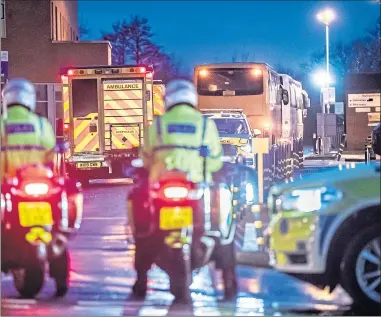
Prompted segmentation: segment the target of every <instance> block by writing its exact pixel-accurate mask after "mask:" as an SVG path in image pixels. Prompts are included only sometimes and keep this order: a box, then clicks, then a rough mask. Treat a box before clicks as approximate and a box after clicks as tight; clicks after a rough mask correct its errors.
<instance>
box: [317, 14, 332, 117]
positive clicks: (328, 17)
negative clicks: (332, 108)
mask: <svg viewBox="0 0 381 317" xmlns="http://www.w3.org/2000/svg"><path fill="white" fill-rule="evenodd" d="M316 17H317V19H318V20H319V21H320V22H322V23H324V24H325V49H326V77H325V78H326V79H328V80H326V88H329V78H330V74H329V25H330V24H331V22H332V21H333V20H334V19H335V17H336V16H335V12H334V11H333V10H331V9H325V10H324V11H322V12H319V13H318V14H317V16H316ZM323 113H325V105H323Z"/></svg>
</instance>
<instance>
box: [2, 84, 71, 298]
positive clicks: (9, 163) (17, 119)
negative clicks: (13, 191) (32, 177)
mask: <svg viewBox="0 0 381 317" xmlns="http://www.w3.org/2000/svg"><path fill="white" fill-rule="evenodd" d="M1 110H2V116H1V118H0V129H1V182H3V181H4V180H6V179H7V178H9V177H14V176H16V173H17V170H18V169H20V168H23V167H26V166H28V165H31V164H42V165H45V166H50V167H51V168H53V165H54V155H55V152H54V148H55V145H56V138H55V135H54V131H53V128H52V126H51V124H50V123H49V121H48V120H46V119H45V118H43V117H40V116H38V115H37V114H36V113H35V110H36V91H35V88H34V86H33V84H32V83H31V82H29V81H28V80H26V79H22V78H20V79H12V80H10V81H9V82H8V83H7V84H6V85H5V87H4V89H3V91H2V109H1ZM62 265H68V263H64V264H61V263H58V262H57V261H56V262H54V261H53V262H50V263H49V271H50V275H51V277H60V278H59V279H57V278H56V296H63V295H65V294H66V292H67V290H68V284H67V278H68V276H66V275H65V276H62V277H61V275H62V273H61V272H66V271H67V270H66V269H65V268H64V269H62Z"/></svg>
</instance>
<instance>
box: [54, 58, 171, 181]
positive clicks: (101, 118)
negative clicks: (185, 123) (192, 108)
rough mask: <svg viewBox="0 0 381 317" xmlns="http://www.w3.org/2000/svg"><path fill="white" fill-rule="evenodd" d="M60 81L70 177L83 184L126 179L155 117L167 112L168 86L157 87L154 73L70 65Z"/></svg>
mask: <svg viewBox="0 0 381 317" xmlns="http://www.w3.org/2000/svg"><path fill="white" fill-rule="evenodd" d="M61 79H62V84H63V134H64V137H65V138H66V139H67V140H68V141H69V143H70V150H69V153H67V155H66V160H67V166H68V171H69V174H72V175H75V177H76V178H78V179H79V180H80V181H81V182H82V183H83V184H86V183H88V182H89V180H90V179H93V178H108V177H121V176H123V174H124V173H123V171H124V169H125V168H126V167H127V166H129V165H130V161H131V160H133V159H134V158H136V157H137V156H138V153H139V148H140V147H141V146H142V145H143V142H144V131H145V130H146V129H147V127H148V125H149V124H150V123H151V122H152V120H153V116H154V115H160V114H162V113H163V112H164V105H163V102H162V94H163V92H164V87H163V85H162V84H161V83H154V81H153V69H152V68H149V67H147V66H144V65H134V66H129V65H124V66H90V67H71V68H65V69H62V70H61ZM155 89H156V93H155V94H154V90H155ZM155 107H157V110H154V109H155Z"/></svg>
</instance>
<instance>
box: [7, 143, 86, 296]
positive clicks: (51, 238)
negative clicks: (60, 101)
mask: <svg viewBox="0 0 381 317" xmlns="http://www.w3.org/2000/svg"><path fill="white" fill-rule="evenodd" d="M67 148H68V144H67V143H65V142H63V143H58V144H57V146H56V149H55V150H56V151H57V153H56V161H55V162H54V163H55V164H54V167H53V168H51V167H47V166H44V165H30V166H26V167H24V168H21V169H19V170H18V171H17V174H16V177H13V178H10V179H7V180H5V181H4V182H3V184H2V186H1V215H2V217H1V270H2V272H4V273H10V274H12V275H13V282H14V286H15V288H16V289H17V291H18V293H19V294H20V295H21V296H22V297H25V298H33V297H35V296H36V295H37V294H38V293H39V291H40V290H41V288H42V287H43V284H44V281H45V273H46V267H49V275H50V277H52V278H53V279H54V280H55V283H56V296H64V295H65V294H66V293H67V291H68V277H69V270H70V267H69V251H68V239H69V238H70V237H72V236H73V235H74V234H75V233H76V232H77V230H78V229H79V227H80V225H81V221H82V210H83V194H82V189H81V187H80V184H79V183H75V182H74V181H72V180H70V179H68V177H67V176H66V175H67V174H66V171H65V164H64V163H65V162H64V153H65V151H66V149H67Z"/></svg>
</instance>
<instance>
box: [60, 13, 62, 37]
mask: <svg viewBox="0 0 381 317" xmlns="http://www.w3.org/2000/svg"><path fill="white" fill-rule="evenodd" d="M62 38H63V21H62V14H61V12H60V41H62Z"/></svg>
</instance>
